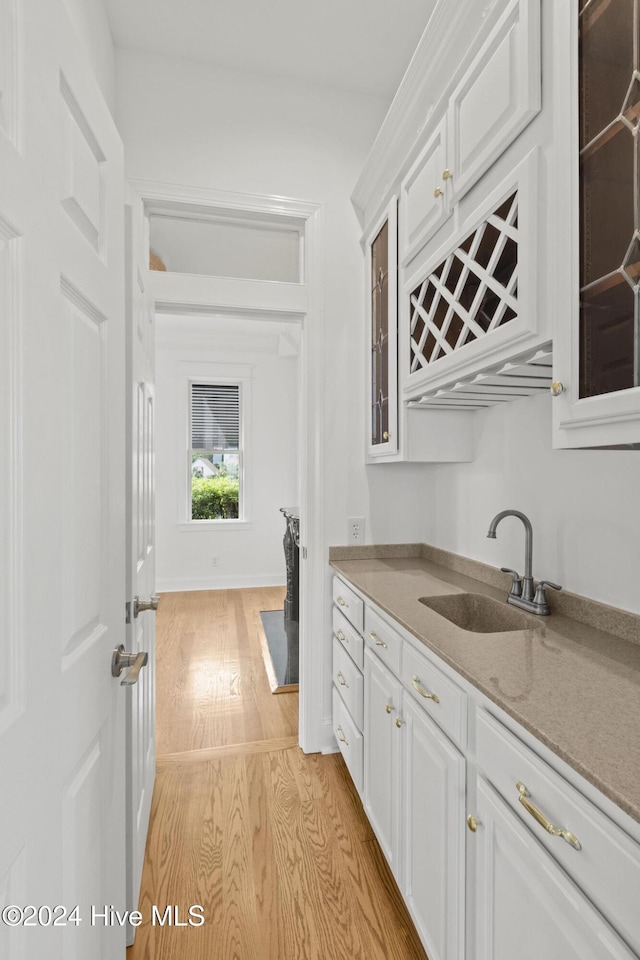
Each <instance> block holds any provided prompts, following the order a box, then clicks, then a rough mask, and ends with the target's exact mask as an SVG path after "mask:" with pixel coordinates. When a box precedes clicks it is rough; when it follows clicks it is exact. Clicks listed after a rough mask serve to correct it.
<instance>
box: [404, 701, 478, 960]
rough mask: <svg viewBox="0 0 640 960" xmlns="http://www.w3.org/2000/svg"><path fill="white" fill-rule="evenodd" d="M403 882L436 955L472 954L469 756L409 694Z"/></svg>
mask: <svg viewBox="0 0 640 960" xmlns="http://www.w3.org/2000/svg"><path fill="white" fill-rule="evenodd" d="M403 697H404V700H403V705H402V721H403V726H402V773H401V793H402V802H401V821H402V844H401V849H402V863H403V868H402V882H401V884H400V886H401V889H402V892H403V894H404V898H405V901H406V903H407V906H408V907H409V911H410V912H411V916H412V918H413V922H414V923H415V925H416V927H417V929H418V933H419V934H420V938H421V940H422V942H423V944H424V946H425V949H426V951H427V953H428V955H429V960H459V958H460V957H462V956H463V954H464V905H465V839H466V837H465V830H466V828H465V780H466V761H465V758H464V757H463V755H462V754H461V753H460V751H459V750H458V749H457V747H454V745H453V744H452V743H451V741H450V740H449V738H448V737H447V736H446V735H445V734H444V733H442V731H441V730H439V729H438V727H437V726H436V724H435V723H434V722H433V721H432V720H430V719H429V717H428V716H427V715H426V713H425V712H424V710H423V709H422V707H420V706H418V705H416V704H414V703H413V702H412V701H411V699H410V697H409V696H408V695H407V694H406V693H403Z"/></svg>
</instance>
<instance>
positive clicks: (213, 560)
mask: <svg viewBox="0 0 640 960" xmlns="http://www.w3.org/2000/svg"><path fill="white" fill-rule="evenodd" d="M211 566H212V567H219V566H220V557H211Z"/></svg>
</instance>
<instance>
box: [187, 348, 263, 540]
mask: <svg viewBox="0 0 640 960" xmlns="http://www.w3.org/2000/svg"><path fill="white" fill-rule="evenodd" d="M215 366H216V367H219V366H220V365H219V364H215ZM232 366H233V365H232ZM185 383H186V389H185V391H184V392H183V395H186V408H187V409H186V417H184V418H183V423H185V425H186V458H185V459H186V462H185V467H184V469H183V470H181V475H182V478H183V479H182V482H181V488H182V495H181V503H182V507H181V511H180V513H181V519H180V520H179V522H178V527H179V529H181V530H189V531H194V530H212V529H214V528H215V529H217V530H222V529H227V530H238V529H244V530H247V529H249V524H250V523H251V521H250V519H249V517H250V513H249V505H250V502H251V496H250V482H249V478H250V476H251V472H250V470H249V469H248V465H249V463H250V460H251V457H250V453H249V451H248V449H247V448H248V440H249V437H250V411H251V378H250V377H242V376H235V377H233V376H215V375H213V374H202V375H201V374H194V373H191V374H189V376H187V377H185ZM196 383H202V384H211V385H216V384H220V385H221V386H237V387H238V388H239V405H240V418H239V419H240V424H239V466H238V476H239V479H240V491H239V497H238V518H237V519H229V518H227V517H220V518H219V519H211V520H200V519H197V520H194V519H193V518H192V516H191V508H192V503H191V479H190V478H191V462H192V461H191V455H192V451H193V450H194V449H195V448H192V447H191V414H192V403H191V388H192V385H193V384H196Z"/></svg>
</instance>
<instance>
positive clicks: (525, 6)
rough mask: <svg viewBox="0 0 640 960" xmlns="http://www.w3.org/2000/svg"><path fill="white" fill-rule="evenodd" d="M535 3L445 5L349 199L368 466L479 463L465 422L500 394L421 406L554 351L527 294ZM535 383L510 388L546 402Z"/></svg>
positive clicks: (535, 104)
mask: <svg viewBox="0 0 640 960" xmlns="http://www.w3.org/2000/svg"><path fill="white" fill-rule="evenodd" d="M540 3H541V0H496V2H494V3H490V4H488V5H486V6H482V5H476V4H471V5H465V4H460V3H457V2H454V0H440V2H439V3H438V4H437V5H436V8H435V10H434V13H433V15H432V18H431V20H430V21H429V24H428V25H427V29H426V30H425V33H424V35H423V37H422V39H421V41H420V44H419V46H418V49H417V51H416V54H415V55H414V57H413V59H412V61H411V65H410V67H409V69H408V71H407V74H406V75H405V77H404V79H403V81H402V84H401V86H400V89H399V91H398V94H397V96H396V98H395V100H394V103H393V105H392V107H391V109H390V111H389V114H388V115H387V118H386V119H385V121H384V124H383V126H382V128H381V131H380V134H379V136H378V139H377V140H376V143H375V144H374V147H373V150H372V152H371V155H370V157H369V159H368V161H367V164H366V166H365V169H364V171H363V173H362V176H361V178H360V181H359V183H358V185H357V187H356V190H355V192H354V195H353V201H354V204H355V205H356V207H357V208H358V209H359V211H360V212H361V214H362V218H363V222H364V225H365V232H364V238H363V245H364V249H365V257H366V274H367V288H366V298H367V303H368V304H369V307H368V310H369V322H368V324H367V330H368V338H369V343H368V346H367V350H368V351H370V353H371V359H370V361H368V364H369V371H370V373H369V376H368V393H369V395H368V398H367V408H368V410H369V411H370V414H369V415H368V423H367V428H366V429H367V434H368V437H367V449H366V457H367V460H368V462H376V461H377V462H384V461H385V460H386V462H389V461H399V460H412V461H434V462H444V461H465V460H471V459H473V445H472V443H470V442H469V441H470V437H471V436H472V434H473V424H472V419H473V411H474V410H476V409H478V408H479V407H482V406H487V405H490V404H491V403H494V402H501V401H502V400H503V399H504V396H503V393H502V389H501V387H500V386H499V387H498V388H497V389H495V390H493V391H492V393H491V397H490V399H489V402H488V403H487V402H485V401H484V400H483V401H482V402H481V403H479V404H471V405H469V404H466V403H465V402H460V403H453V402H449V400H448V399H447V405H448V406H449V409H448V410H442V406H443V400H442V398H440V397H438V398H436V400H435V403H434V402H432V397H428V398H425V396H424V393H425V391H428V390H435V389H438V388H440V387H447V388H451V387H456V386H457V379H458V378H459V377H461V376H465V377H469V376H475V375H477V374H485V373H486V372H487V364H489V365H493V366H492V369H491V370H490V373H491V374H492V375H493V374H495V373H498V374H499V375H502V374H503V371H502V370H501V369H500V367H501V366H502V365H503V364H504V363H505V362H510V361H512V360H513V359H517V360H518V362H519V363H520V365H522V364H524V363H528V362H530V360H531V356H532V355H533V352H535V350H537V349H538V348H539V347H543V346H545V337H546V341H547V347H548V340H549V339H550V337H549V335H548V331H547V315H546V314H545V316H544V317H543V319H542V320H541V319H540V317H539V316H538V314H537V313H536V290H535V287H536V282H538V283H539V282H540V281H539V279H537V277H536V264H537V261H538V244H539V232H538V217H537V207H538V205H539V202H540V201H539V197H538V196H537V193H536V192H537V189H538V180H537V176H538V172H537V167H538V163H537V153H538V152H540V151H541V150H543V149H544V148H545V147H546V146H547V140H548V130H547V128H546V127H545V126H544V124H543V126H542V127H541V128H540V129H538V130H535V131H534V130H533V126H535V125H531V121H532V120H533V119H534V118H535V117H536V115H537V114H540V112H541V69H540V64H541V26H540ZM529 125H531V127H530V129H529V130H527V133H526V136H525V138H524V139H523V138H522V137H521V134H522V133H523V131H525V128H527V126H529ZM516 140H517V141H518V143H517V144H516V143H515V141H516ZM396 198H397V199H396ZM548 202H549V201H548V200H547V198H546V196H545V199H544V201H543V203H544V204H546V203H548ZM396 212H397V222H398V232H397V236H394V235H393V232H392V228H393V224H394V222H395V218H396ZM381 237H384V240H385V243H386V259H385V265H386V270H383V272H382V274H381V273H380V269H379V266H378V265H376V264H374V262H373V261H374V260H376V251H375V246H376V245H377V244H380V239H381ZM394 255H395V260H394ZM380 276H382V277H383V279H384V281H385V285H384V286H382V285H379V284H378V283H377V280H378V278H379V277H380ZM378 287H379V289H378ZM396 289H397V291H398V292H399V298H396V299H395V300H394V299H393V293H394V290H396ZM396 311H397V318H398V319H397V325H396ZM380 318H382V319H383V320H384V322H385V323H386V324H387V327H386V328H385V329H384V330H383V329H382V325H381V323H380V322H379V321H380ZM396 338H397V342H396ZM525 354H526V355H525ZM534 372H535V373H536V374H541V376H535V377H527V375H526V374H527V371H526V369H525V372H524V374H521V375H520V379H521V380H524V386H525V387H526V386H527V385H528V384H529V381H530V382H531V383H533V382H534V380H535V386H534V387H532V389H535V390H537V389H548V384H549V383H550V377H549V375H548V374H549V373H550V362H547V361H545V369H544V370H542V369H540V370H535V371H534ZM509 375H510V376H511V374H509ZM541 380H544V385H542V384H541V383H540V382H539V381H541ZM512 384H513V380H512V379H511V380H508V381H507V385H508V386H511V385H512ZM521 386H522V384H518V391H516V393H515V395H523V393H526V390H523V391H522V392H520V387H521ZM456 399H457V398H456ZM509 399H511V397H510V398H509ZM425 400H426V401H428V402H425ZM409 404H412V406H410V405H409ZM434 407H436V408H437V410H436V409H433V408H434Z"/></svg>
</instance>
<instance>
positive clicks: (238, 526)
mask: <svg viewBox="0 0 640 960" xmlns="http://www.w3.org/2000/svg"><path fill="white" fill-rule="evenodd" d="M252 528H253V524H252V523H251V521H250V520H189V521H187V523H179V524H178V530H179V531H180V532H181V533H195V532H196V531H198V532H200V533H202V532H203V531H205V532H208V533H213V532H214V530H241V531H245V530H251V529H252Z"/></svg>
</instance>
